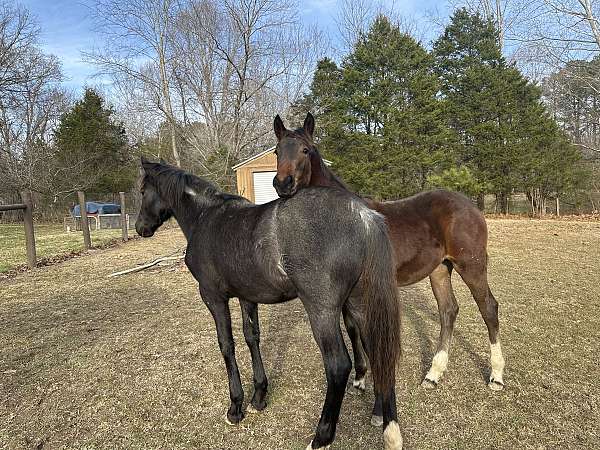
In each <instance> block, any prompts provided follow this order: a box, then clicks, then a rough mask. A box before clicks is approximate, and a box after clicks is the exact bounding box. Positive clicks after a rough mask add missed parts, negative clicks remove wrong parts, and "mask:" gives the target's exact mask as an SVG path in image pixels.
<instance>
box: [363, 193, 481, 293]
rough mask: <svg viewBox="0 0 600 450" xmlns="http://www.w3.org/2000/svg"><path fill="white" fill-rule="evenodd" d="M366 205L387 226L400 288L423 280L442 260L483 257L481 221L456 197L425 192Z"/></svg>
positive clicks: (462, 198)
mask: <svg viewBox="0 0 600 450" xmlns="http://www.w3.org/2000/svg"><path fill="white" fill-rule="evenodd" d="M369 205H370V207H372V208H373V209H375V210H376V211H378V212H380V213H381V214H383V215H384V217H385V219H386V222H387V224H388V227H389V230H390V237H391V240H392V245H393V247H394V250H395V252H396V260H397V278H398V283H399V284H400V285H407V284H412V283H415V282H417V281H419V280H421V279H423V278H425V277H426V276H428V275H429V274H430V273H431V272H432V271H433V269H435V267H437V266H438V265H439V264H440V263H441V261H442V260H444V259H446V258H450V259H451V260H457V259H459V258H460V257H461V256H464V255H468V257H482V256H483V255H485V253H486V246H487V225H486V223H485V218H484V217H483V214H482V213H481V212H480V211H479V210H478V209H477V207H476V206H475V205H474V204H473V203H472V202H471V200H470V199H468V198H467V197H465V196H464V195H462V194H460V193H457V192H452V191H445V190H434V191H426V192H422V193H419V194H416V195H414V196H412V197H408V198H405V199H401V200H395V201H388V202H369Z"/></svg>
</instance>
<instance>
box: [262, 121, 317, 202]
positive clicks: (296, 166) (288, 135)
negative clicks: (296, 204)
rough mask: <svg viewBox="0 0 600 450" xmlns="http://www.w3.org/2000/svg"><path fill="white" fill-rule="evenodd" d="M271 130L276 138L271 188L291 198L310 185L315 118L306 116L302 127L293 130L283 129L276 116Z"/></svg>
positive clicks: (282, 195)
mask: <svg viewBox="0 0 600 450" xmlns="http://www.w3.org/2000/svg"><path fill="white" fill-rule="evenodd" d="M273 129H274V130H275V135H276V136H277V147H276V148H275V154H276V155H277V175H275V178H274V179H273V186H274V187H275V190H276V191H277V194H278V195H279V196H280V197H291V196H292V195H294V194H295V193H296V192H297V191H298V189H301V188H303V187H306V186H308V185H309V183H310V177H311V170H312V168H311V156H313V155H314V152H315V151H316V149H315V144H314V142H313V132H314V130H315V119H314V118H313V116H312V114H311V113H308V114H307V115H306V119H304V125H303V126H302V128H299V129H297V130H295V131H292V130H288V129H286V128H285V125H284V124H283V121H282V120H281V117H279V116H276V117H275V121H274V123H273Z"/></svg>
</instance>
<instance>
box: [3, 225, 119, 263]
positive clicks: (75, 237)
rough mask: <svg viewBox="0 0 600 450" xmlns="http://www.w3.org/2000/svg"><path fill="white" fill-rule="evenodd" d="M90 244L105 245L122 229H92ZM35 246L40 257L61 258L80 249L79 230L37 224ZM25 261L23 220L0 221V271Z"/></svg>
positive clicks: (117, 236) (42, 258) (81, 248)
mask: <svg viewBox="0 0 600 450" xmlns="http://www.w3.org/2000/svg"><path fill="white" fill-rule="evenodd" d="M91 236H92V245H93V246H100V247H101V246H104V245H106V244H108V243H110V242H112V241H115V240H117V239H119V238H120V237H121V230H120V229H118V230H97V231H92V234H91ZM35 247H36V252H37V257H38V259H40V260H44V259H52V258H61V257H63V256H64V255H68V254H70V253H73V252H78V251H81V250H83V234H82V233H81V231H78V232H72V233H65V231H64V230H63V226H62V225H60V224H36V225H35ZM25 264H27V251H26V249H25V231H24V229H23V224H22V223H19V224H0V273H2V272H8V271H9V270H13V269H15V268H17V267H20V266H24V265H25Z"/></svg>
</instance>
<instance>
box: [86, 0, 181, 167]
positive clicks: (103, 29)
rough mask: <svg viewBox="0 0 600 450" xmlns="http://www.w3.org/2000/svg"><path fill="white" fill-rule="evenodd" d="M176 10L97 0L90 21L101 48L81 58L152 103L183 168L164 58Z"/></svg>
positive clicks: (168, 5)
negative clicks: (134, 88) (131, 84)
mask: <svg viewBox="0 0 600 450" xmlns="http://www.w3.org/2000/svg"><path fill="white" fill-rule="evenodd" d="M178 8H179V4H178V3H177V2H176V1H174V0H96V2H95V4H94V17H95V19H96V24H97V31H98V33H99V34H101V35H102V36H103V37H104V39H105V46H104V48H102V49H94V50H92V51H90V52H86V53H85V56H86V58H87V59H88V60H89V61H91V62H93V63H94V64H96V65H97V66H98V68H99V73H100V74H106V75H110V76H113V77H114V78H115V79H117V80H120V81H121V82H123V80H127V81H129V82H134V83H135V84H136V85H137V87H138V88H139V89H143V90H144V91H145V93H146V94H147V96H148V97H149V98H151V99H152V100H153V103H154V106H155V107H156V108H158V109H159V110H160V111H161V112H162V113H163V115H164V117H165V119H166V120H167V121H168V122H169V125H170V128H171V148H172V151H173V158H174V159H175V163H176V164H177V165H178V166H181V158H180V156H179V150H178V148H177V138H176V136H177V132H176V129H177V117H176V114H175V111H174V108H173V104H172V90H171V85H172V82H173V81H172V72H171V70H170V65H171V61H170V58H171V55H169V53H168V33H169V30H170V27H171V26H172V25H171V22H172V20H173V17H174V16H175V15H176V13H177V10H178Z"/></svg>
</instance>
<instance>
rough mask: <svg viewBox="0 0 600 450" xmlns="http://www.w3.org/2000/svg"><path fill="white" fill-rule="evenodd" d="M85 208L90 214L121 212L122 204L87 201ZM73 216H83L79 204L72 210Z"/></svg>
mask: <svg viewBox="0 0 600 450" xmlns="http://www.w3.org/2000/svg"><path fill="white" fill-rule="evenodd" d="M85 210H86V211H87V213H88V214H120V213H121V205H117V204H116V203H100V202H85ZM71 214H72V215H73V217H81V211H80V208H79V205H75V207H74V208H73V210H72V211H71Z"/></svg>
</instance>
